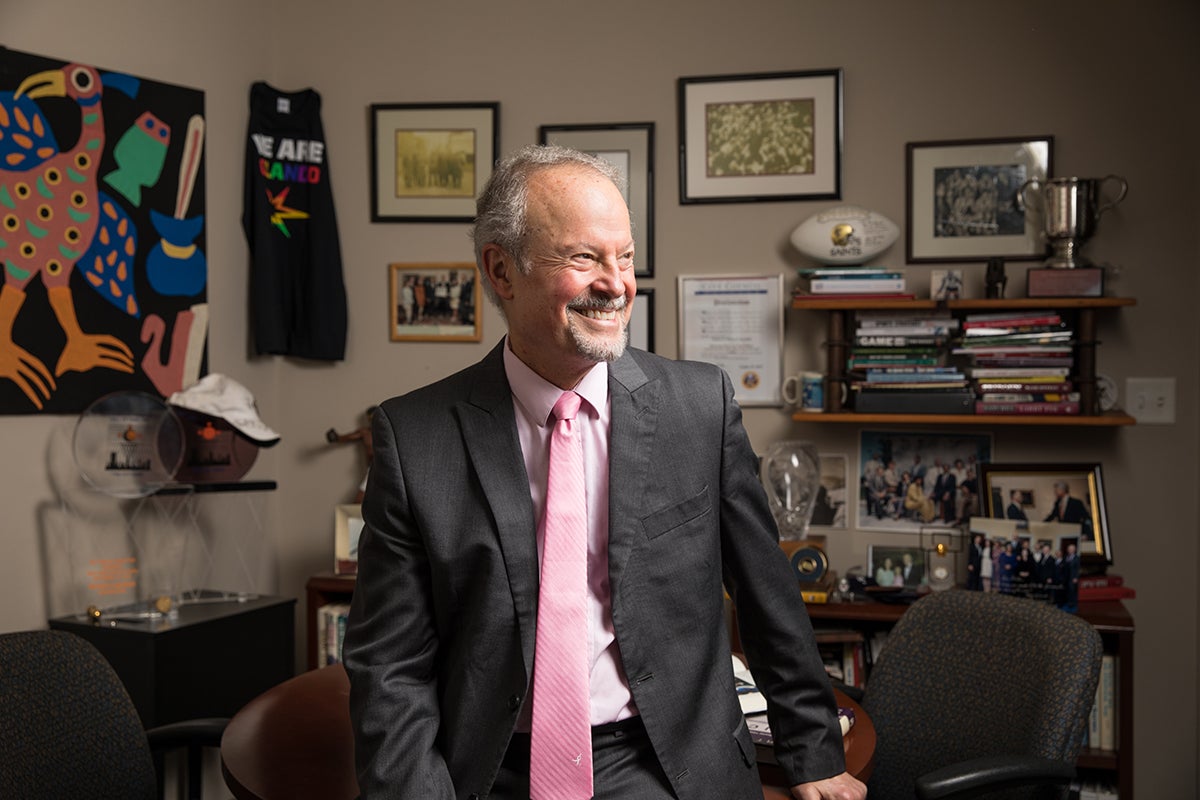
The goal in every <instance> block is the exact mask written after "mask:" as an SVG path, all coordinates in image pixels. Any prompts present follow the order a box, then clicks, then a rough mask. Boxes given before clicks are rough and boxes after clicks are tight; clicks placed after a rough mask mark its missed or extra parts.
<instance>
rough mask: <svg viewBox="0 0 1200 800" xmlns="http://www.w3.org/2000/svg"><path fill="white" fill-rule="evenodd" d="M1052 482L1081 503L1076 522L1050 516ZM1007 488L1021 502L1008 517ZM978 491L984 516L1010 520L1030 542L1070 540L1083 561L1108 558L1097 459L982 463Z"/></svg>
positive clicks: (1108, 540)
mask: <svg viewBox="0 0 1200 800" xmlns="http://www.w3.org/2000/svg"><path fill="white" fill-rule="evenodd" d="M1057 483H1063V484H1065V485H1066V486H1067V489H1068V494H1069V496H1070V497H1071V498H1073V499H1075V500H1077V501H1080V502H1081V503H1082V504H1083V506H1084V508H1083V510H1082V511H1081V512H1077V513H1081V514H1082V515H1083V516H1082V517H1081V519H1080V520H1079V521H1078V522H1076V521H1075V520H1074V519H1072V518H1071V517H1072V514H1068V515H1067V518H1066V519H1065V521H1057V520H1054V519H1051V516H1050V515H1051V514H1053V513H1054V511H1053V507H1054V506H1055V505H1056V504H1057V500H1058V496H1057V492H1056V491H1055V484H1057ZM1013 492H1019V493H1020V494H1019V496H1020V500H1021V503H1020V506H1021V507H1020V509H1019V513H1018V512H1014V513H1016V516H1009V515H1008V513H1007V506H1008V504H1009V497H1010V494H1011V493H1013ZM980 495H981V497H982V500H983V513H984V516H987V517H991V518H993V519H1010V520H1014V519H1015V520H1016V523H1017V526H1018V527H1019V528H1022V529H1023V530H1027V531H1028V534H1029V537H1030V539H1031V540H1034V541H1037V540H1042V539H1049V540H1051V541H1054V542H1059V541H1063V540H1071V539H1074V540H1076V541H1077V542H1078V552H1079V556H1080V558H1081V560H1083V561H1084V562H1089V561H1092V562H1103V563H1105V564H1111V563H1112V538H1111V536H1110V534H1109V529H1108V512H1107V509H1106V503H1105V496H1104V478H1103V474H1102V470H1101V466H1100V464H1095V463H1081V464H999V463H987V464H984V465H983V468H982V470H981V472H980ZM1027 500H1028V501H1029V502H1028V503H1026V502H1025V501H1027ZM1068 505H1072V504H1070V503H1068Z"/></svg>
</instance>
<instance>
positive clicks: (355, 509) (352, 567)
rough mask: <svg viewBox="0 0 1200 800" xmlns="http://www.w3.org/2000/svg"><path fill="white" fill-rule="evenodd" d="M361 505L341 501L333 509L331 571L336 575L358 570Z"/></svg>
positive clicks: (354, 572) (361, 525)
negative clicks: (341, 502)
mask: <svg viewBox="0 0 1200 800" xmlns="http://www.w3.org/2000/svg"><path fill="white" fill-rule="evenodd" d="M362 529H363V517H362V506H361V505H359V504H358V503H343V504H341V505H338V506H335V507H334V510H333V571H334V573H335V574H337V575H354V574H356V573H357V572H358V537H359V536H360V535H361V534H362Z"/></svg>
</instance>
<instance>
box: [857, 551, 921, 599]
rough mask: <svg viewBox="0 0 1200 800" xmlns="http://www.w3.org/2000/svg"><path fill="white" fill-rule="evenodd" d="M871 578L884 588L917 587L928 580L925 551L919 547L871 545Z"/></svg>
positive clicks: (868, 555)
mask: <svg viewBox="0 0 1200 800" xmlns="http://www.w3.org/2000/svg"><path fill="white" fill-rule="evenodd" d="M867 560H868V562H869V563H870V566H871V578H872V579H874V581H875V585H876V586H879V587H882V588H889V587H892V588H896V589H916V588H917V587H918V586H921V585H922V584H923V583H925V582H926V578H925V551H924V550H922V549H921V548H919V547H888V546H883V545H874V544H873V545H871V546H870V547H869V552H868V554H867Z"/></svg>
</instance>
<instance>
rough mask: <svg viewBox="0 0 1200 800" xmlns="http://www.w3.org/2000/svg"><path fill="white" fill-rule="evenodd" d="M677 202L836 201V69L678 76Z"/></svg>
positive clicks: (838, 98)
mask: <svg viewBox="0 0 1200 800" xmlns="http://www.w3.org/2000/svg"><path fill="white" fill-rule="evenodd" d="M678 95H679V97H678V104H679V202H680V203H738V202H762V201H778V200H838V199H841V196H842V71H841V70H840V69H828V70H816V71H811V72H775V73H759V74H753V75H715V76H709V77H691V78H680V79H679V82H678Z"/></svg>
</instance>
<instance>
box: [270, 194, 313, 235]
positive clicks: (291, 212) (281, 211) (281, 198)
mask: <svg viewBox="0 0 1200 800" xmlns="http://www.w3.org/2000/svg"><path fill="white" fill-rule="evenodd" d="M291 189H292V187H290V186H287V187H284V190H283V191H282V192H280V193H279V194H271V190H270V189H267V200H268V201H270V203H271V207H272V208H274V209H275V213H274V214H272V215H271V224H272V225H274V226H275V227H276V228H279V230H280V231H281V232H282V233H283V235H284V236H286V237H288V238H289V239H290V238H292V234H291V232H290V231H289V230H288V228H287V222H286V220H289V219H308V214H307V213H306V212H304V211H297V210H296V209H294V208H288V207H287V206H286V205H284V203H286V202H287V196H288V192H289V191H291Z"/></svg>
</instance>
